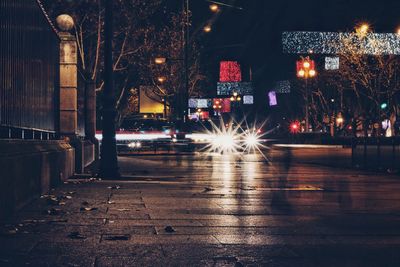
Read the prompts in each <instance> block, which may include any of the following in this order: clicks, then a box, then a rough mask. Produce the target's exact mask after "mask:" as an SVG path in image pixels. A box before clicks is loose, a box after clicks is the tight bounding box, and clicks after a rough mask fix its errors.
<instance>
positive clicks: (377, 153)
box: [352, 136, 400, 172]
mask: <svg viewBox="0 0 400 267" xmlns="http://www.w3.org/2000/svg"><path fill="white" fill-rule="evenodd" d="M352 164H353V166H356V167H359V168H362V169H368V170H383V171H389V172H398V171H399V170H400V137H398V136H397V137H390V138H385V137H376V138H372V137H370V138H355V139H353V142H352Z"/></svg>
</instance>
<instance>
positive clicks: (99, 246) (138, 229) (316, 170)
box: [0, 150, 400, 266]
mask: <svg viewBox="0 0 400 267" xmlns="http://www.w3.org/2000/svg"><path fill="white" fill-rule="evenodd" d="M302 153H303V154H302ZM313 155H314V156H318V157H325V156H326V155H327V153H326V151H322V153H321V154H320V155H318V153H317V152H315V151H314V152H313ZM299 156H300V157H301V158H304V157H311V155H310V153H309V152H302V151H297V152H296V153H292V152H290V151H288V150H281V151H279V153H275V154H271V153H270V154H269V155H267V157H268V158H270V159H271V161H266V160H265V159H264V158H263V157H262V156H256V155H245V156H238V155H212V154H208V155H205V154H202V155H195V156H190V155H180V156H179V155H168V156H162V155H157V156H154V155H153V156H151V155H145V156H135V157H121V158H120V160H119V162H120V167H121V172H122V173H123V174H124V176H125V179H124V180H121V181H94V182H93V181H90V182H87V181H86V182H82V183H80V182H79V183H75V182H71V183H68V184H64V185H62V186H61V187H59V188H58V189H57V190H55V191H53V192H52V193H53V194H54V195H57V196H64V195H65V194H68V193H66V192H74V193H73V194H72V195H71V196H70V197H71V198H70V199H65V200H63V201H64V202H65V204H64V205H63V206H49V203H48V202H47V201H46V199H45V198H44V199H38V200H37V201H35V202H33V203H32V204H31V205H29V206H28V207H26V208H25V209H24V210H23V211H21V212H19V213H18V214H16V216H14V217H12V218H9V221H8V225H11V226H16V227H18V228H20V229H21V230H20V231H19V232H18V233H16V234H13V235H0V242H1V244H8V246H7V247H5V246H3V247H2V248H1V250H0V265H2V264H3V263H4V264H3V265H5V266H20V265H26V262H29V263H30V265H31V266H68V265H71V264H73V265H79V266H138V265H142V266H247V265H249V266H399V262H400V256H399V253H398V251H399V249H400V228H399V227H398V226H399V225H400V194H399V193H398V192H399V190H400V180H399V179H398V177H396V176H384V175H380V174H374V173H365V172H364V173H363V172H359V171H355V170H350V169H345V168H331V167H326V166H322V165H316V164H305V163H300V161H299V158H298V157H299ZM326 160H328V159H325V162H326ZM115 185H118V186H119V187H118V189H112V188H113V187H114V188H115ZM85 202H89V203H90V206H93V207H95V208H96V210H93V211H81V207H82V203H85ZM50 208H57V209H61V210H62V212H60V214H55V215H46V214H44V213H43V211H45V210H47V209H50ZM27 222H28V223H27ZM20 225H22V226H20ZM3 226H5V225H3ZM167 226H171V227H172V229H173V230H174V231H172V232H167V231H166V230H165V228H166V227H167ZM71 232H72V233H74V232H79V234H80V236H83V237H85V238H84V239H77V238H71ZM78 236H79V235H78ZM35 264H36V265H35Z"/></svg>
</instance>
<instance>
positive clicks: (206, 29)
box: [203, 25, 212, 32]
mask: <svg viewBox="0 0 400 267" xmlns="http://www.w3.org/2000/svg"><path fill="white" fill-rule="evenodd" d="M211 30H212V28H211V26H210V25H207V26H204V28H203V31H204V32H211Z"/></svg>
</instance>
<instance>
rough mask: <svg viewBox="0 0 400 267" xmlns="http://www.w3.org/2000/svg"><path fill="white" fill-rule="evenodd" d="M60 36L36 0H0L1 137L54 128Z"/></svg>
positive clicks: (49, 132)
mask: <svg viewBox="0 0 400 267" xmlns="http://www.w3.org/2000/svg"><path fill="white" fill-rule="evenodd" d="M58 103H59V38H58V35H57V33H56V30H55V28H54V27H53V25H52V24H51V23H50V21H49V20H48V17H47V15H46V14H45V12H44V11H43V8H42V7H41V5H40V3H39V1H35V0H0V138H23V139H48V138H53V137H55V135H56V132H57V130H58V121H59V120H58V117H59V115H58V114H59V113H58V108H57V107H58Z"/></svg>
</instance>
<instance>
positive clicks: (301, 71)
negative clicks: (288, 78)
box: [297, 70, 306, 77]
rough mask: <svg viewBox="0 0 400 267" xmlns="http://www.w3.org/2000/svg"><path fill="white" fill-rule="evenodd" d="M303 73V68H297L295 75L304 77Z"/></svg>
mask: <svg viewBox="0 0 400 267" xmlns="http://www.w3.org/2000/svg"><path fill="white" fill-rule="evenodd" d="M305 74H306V73H305V71H304V70H299V71H298V72H297V76H299V77H304V75H305Z"/></svg>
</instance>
